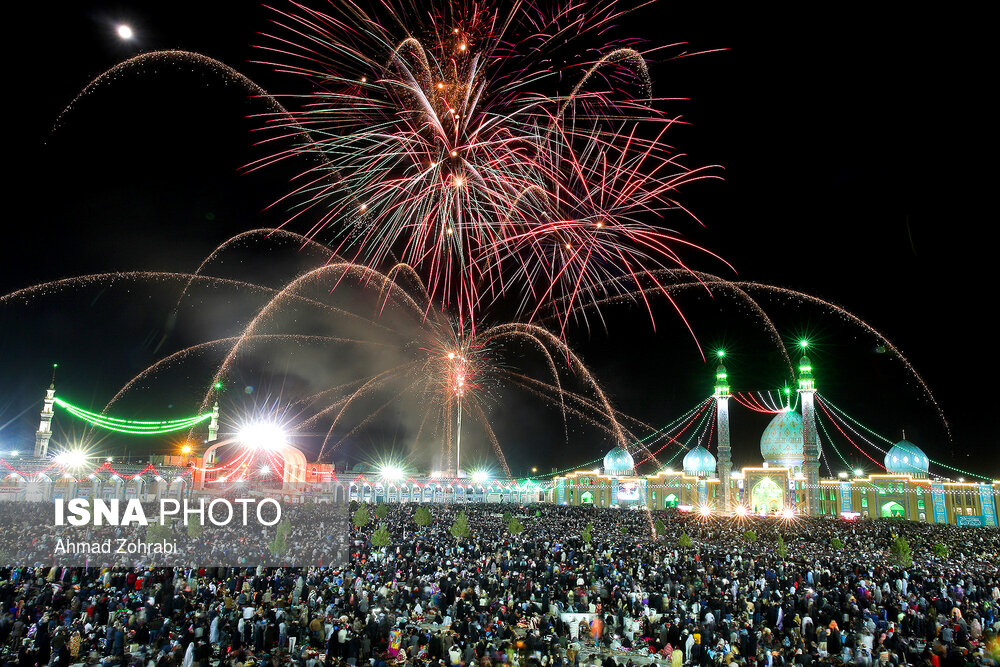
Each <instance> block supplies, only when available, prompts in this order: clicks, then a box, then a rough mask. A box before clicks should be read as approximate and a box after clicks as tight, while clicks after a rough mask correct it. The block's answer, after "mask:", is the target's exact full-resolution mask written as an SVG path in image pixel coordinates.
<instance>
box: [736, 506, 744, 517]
mask: <svg viewBox="0 0 1000 667" xmlns="http://www.w3.org/2000/svg"><path fill="white" fill-rule="evenodd" d="M746 515H747V508H746V507H744V506H743V505H737V506H736V516H746Z"/></svg>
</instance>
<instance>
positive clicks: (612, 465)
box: [604, 447, 635, 476]
mask: <svg viewBox="0 0 1000 667" xmlns="http://www.w3.org/2000/svg"><path fill="white" fill-rule="evenodd" d="M634 468H635V461H633V460H632V455H631V454H629V453H628V450H627V449H625V448H624V447H615V448H614V449H612V450H611V451H610V452H608V453H607V454H605V455H604V474H605V475H611V476H615V475H631V474H632V472H633V469H634Z"/></svg>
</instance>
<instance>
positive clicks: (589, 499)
mask: <svg viewBox="0 0 1000 667" xmlns="http://www.w3.org/2000/svg"><path fill="white" fill-rule="evenodd" d="M580 502H581V503H583V504H584V505H593V504H594V494H593V493H591V492H590V491H584V492H583V493H581V494H580Z"/></svg>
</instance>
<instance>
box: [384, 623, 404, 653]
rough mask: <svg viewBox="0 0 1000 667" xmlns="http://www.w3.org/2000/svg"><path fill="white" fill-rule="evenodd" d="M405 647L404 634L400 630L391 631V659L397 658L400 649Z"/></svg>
mask: <svg viewBox="0 0 1000 667" xmlns="http://www.w3.org/2000/svg"><path fill="white" fill-rule="evenodd" d="M402 645H403V633H402V631H400V630H391V631H390V632H389V651H388V653H389V657H390V658H395V657H396V656H397V655H399V649H400V647H402Z"/></svg>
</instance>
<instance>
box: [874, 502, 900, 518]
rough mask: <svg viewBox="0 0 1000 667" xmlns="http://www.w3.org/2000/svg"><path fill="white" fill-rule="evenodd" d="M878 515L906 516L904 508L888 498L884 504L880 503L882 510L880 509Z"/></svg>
mask: <svg viewBox="0 0 1000 667" xmlns="http://www.w3.org/2000/svg"><path fill="white" fill-rule="evenodd" d="M879 516H882V517H892V516H906V508H905V507H903V506H902V505H900V504H899V503H897V502H896V501H895V500H890V501H889V502H887V503H886V504H884V505H882V510H881V511H880V513H879Z"/></svg>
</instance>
